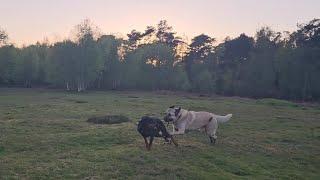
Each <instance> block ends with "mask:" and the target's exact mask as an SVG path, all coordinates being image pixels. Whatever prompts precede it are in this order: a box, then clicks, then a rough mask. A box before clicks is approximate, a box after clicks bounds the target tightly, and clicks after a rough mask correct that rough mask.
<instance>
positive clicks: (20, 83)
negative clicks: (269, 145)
mask: <svg viewBox="0 0 320 180" xmlns="http://www.w3.org/2000/svg"><path fill="white" fill-rule="evenodd" d="M72 32H73V33H72V37H70V38H68V39H65V40H63V41H59V42H55V43H50V42H48V41H44V42H38V43H36V44H32V45H28V46H23V47H17V46H16V45H15V44H13V43H10V38H9V35H8V33H7V32H6V31H5V30H3V29H1V28H0V87H25V88H32V87H48V88H63V89H66V90H68V91H77V92H81V91H85V90H90V89H94V90H110V89H113V90H132V89H134V90H170V91H188V92H199V93H216V94H220V95H226V96H243V97H254V98H262V97H263V98H265V97H272V98H281V99H289V100H298V101H319V100H320V79H319V77H320V19H313V20H311V21H309V22H306V23H304V24H298V28H297V30H296V31H294V32H288V31H286V32H275V31H273V30H272V29H271V28H270V27H262V28H260V29H259V30H258V31H257V32H256V34H255V36H254V37H250V36H248V35H246V34H244V33H243V34H240V35H239V36H238V37H235V38H229V37H227V38H225V40H224V41H223V42H217V41H216V39H215V38H214V37H210V36H208V35H205V34H200V35H198V36H196V37H193V38H192V40H191V41H190V42H188V41H187V40H186V39H184V38H181V37H179V36H178V35H177V33H176V32H175V31H174V30H173V28H172V27H171V26H170V25H168V23H167V21H166V20H162V21H160V22H159V23H158V24H157V25H156V26H147V27H146V29H145V31H143V32H139V31H137V30H132V31H131V32H130V33H129V34H127V37H126V38H120V37H117V36H115V35H105V34H103V33H102V32H101V30H100V29H99V28H98V27H97V26H95V25H94V24H93V23H92V22H91V21H90V20H88V19H86V20H84V21H83V22H81V23H80V24H78V25H76V26H75V27H74V29H73V30H72Z"/></svg>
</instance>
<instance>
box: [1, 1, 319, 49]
mask: <svg viewBox="0 0 320 180" xmlns="http://www.w3.org/2000/svg"><path fill="white" fill-rule="evenodd" d="M319 7H320V0H0V27H1V29H4V30H5V31H6V32H7V33H8V35H9V38H10V39H9V40H10V42H12V43H15V44H16V45H23V44H24V45H28V44H32V43H36V42H37V41H43V40H44V39H45V38H47V39H48V40H49V41H59V40H63V39H65V38H68V37H70V36H71V31H72V29H73V28H74V26H75V25H77V24H79V23H80V22H81V21H83V20H84V19H90V20H91V21H92V22H93V23H94V24H95V25H97V26H98V27H99V28H100V29H101V31H102V32H103V33H105V34H115V35H118V36H121V37H125V36H126V34H127V33H128V32H130V31H131V30H132V29H136V30H138V31H143V30H145V28H146V26H148V25H153V26H154V25H156V24H157V23H158V22H159V21H160V20H164V19H165V20H167V21H168V23H169V25H171V26H173V28H174V30H175V31H176V32H177V33H178V35H180V36H183V37H185V38H187V40H190V39H192V37H193V36H196V35H199V34H201V33H205V34H208V35H210V36H212V37H214V38H216V39H218V40H223V39H224V38H225V37H227V36H229V37H237V36H238V35H239V34H241V33H246V34H248V35H254V34H255V32H256V31H257V30H258V29H259V28H260V27H262V26H270V27H271V28H273V29H274V30H275V31H294V30H296V25H297V23H305V22H308V21H310V20H312V19H314V18H320V10H319Z"/></svg>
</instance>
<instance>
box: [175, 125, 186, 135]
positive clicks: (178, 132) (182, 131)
mask: <svg viewBox="0 0 320 180" xmlns="http://www.w3.org/2000/svg"><path fill="white" fill-rule="evenodd" d="M172 127H173V134H184V132H185V130H186V127H185V124H181V125H180V126H177V128H178V131H176V130H175V126H174V124H173V125H172Z"/></svg>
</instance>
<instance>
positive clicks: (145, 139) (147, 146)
mask: <svg viewBox="0 0 320 180" xmlns="http://www.w3.org/2000/svg"><path fill="white" fill-rule="evenodd" d="M143 139H144V143H145V144H146V148H147V149H148V150H149V143H148V140H147V138H146V137H143Z"/></svg>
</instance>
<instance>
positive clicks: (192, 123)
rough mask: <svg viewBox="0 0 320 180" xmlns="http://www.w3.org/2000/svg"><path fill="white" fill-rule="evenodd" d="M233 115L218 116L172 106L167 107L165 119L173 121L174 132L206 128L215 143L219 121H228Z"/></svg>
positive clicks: (182, 132)
mask: <svg viewBox="0 0 320 180" xmlns="http://www.w3.org/2000/svg"><path fill="white" fill-rule="evenodd" d="M231 117H232V114H228V115H226V116H218V115H215V114H213V113H209V112H204V111H200V112H195V111H188V110H185V109H181V107H174V106H171V107H169V108H168V109H167V111H166V116H165V117H164V120H165V121H166V122H173V126H174V128H173V134H184V133H185V130H186V129H204V131H205V132H206V133H207V135H208V136H209V138H210V141H211V143H213V144H214V143H215V142H216V139H217V135H216V131H217V129H218V123H224V122H227V121H229V120H230V118H231Z"/></svg>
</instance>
